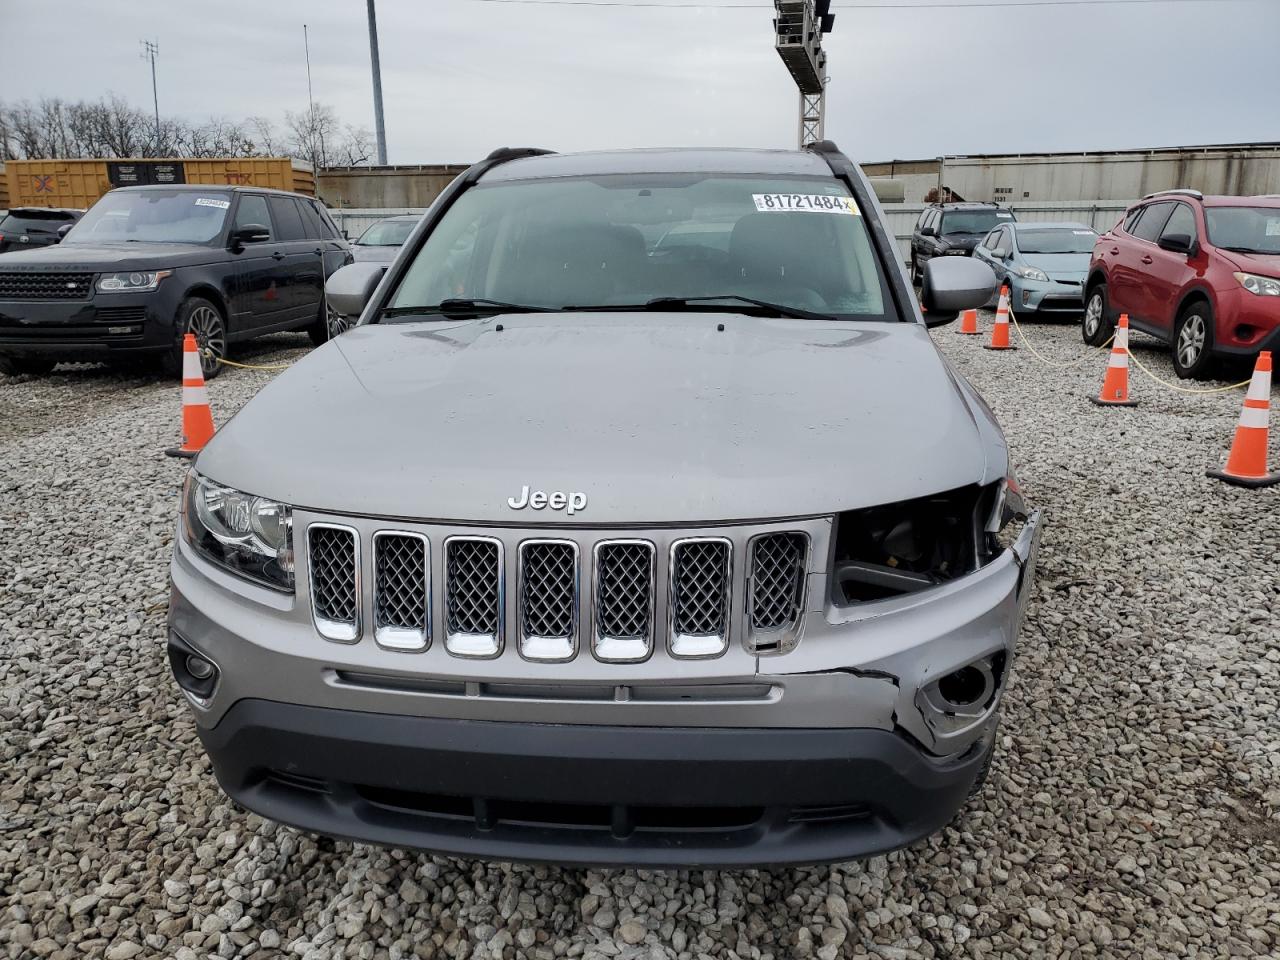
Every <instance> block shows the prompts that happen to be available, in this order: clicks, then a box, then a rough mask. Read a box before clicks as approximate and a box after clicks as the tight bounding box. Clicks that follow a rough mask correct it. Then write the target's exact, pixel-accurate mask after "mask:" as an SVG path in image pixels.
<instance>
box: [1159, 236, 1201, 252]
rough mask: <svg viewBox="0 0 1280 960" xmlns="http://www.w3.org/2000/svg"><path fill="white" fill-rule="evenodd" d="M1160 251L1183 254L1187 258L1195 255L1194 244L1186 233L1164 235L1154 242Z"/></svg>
mask: <svg viewBox="0 0 1280 960" xmlns="http://www.w3.org/2000/svg"><path fill="white" fill-rule="evenodd" d="M1156 243H1157V244H1158V245H1159V247H1160V249H1161V250H1171V251H1173V252H1174V253H1185V254H1187V255H1188V256H1190V255H1191V254H1193V253H1195V250H1196V242H1195V240H1193V239H1192V238H1191V235H1190V234H1186V233H1166V234H1165V235H1164V236H1162V237H1161V238H1160V239H1159V240H1157V241H1156Z"/></svg>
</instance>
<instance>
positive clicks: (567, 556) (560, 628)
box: [520, 540, 578, 660]
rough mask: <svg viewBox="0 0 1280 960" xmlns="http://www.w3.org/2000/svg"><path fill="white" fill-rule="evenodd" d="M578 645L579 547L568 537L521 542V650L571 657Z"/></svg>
mask: <svg viewBox="0 0 1280 960" xmlns="http://www.w3.org/2000/svg"><path fill="white" fill-rule="evenodd" d="M577 644H578V547H577V544H575V543H573V542H572V541H568V540H527V541H525V542H524V543H522V544H520V652H521V653H522V654H523V655H524V656H526V657H528V658H529V659H531V660H568V659H570V658H571V657H572V656H573V655H574V653H575V652H576V650H577Z"/></svg>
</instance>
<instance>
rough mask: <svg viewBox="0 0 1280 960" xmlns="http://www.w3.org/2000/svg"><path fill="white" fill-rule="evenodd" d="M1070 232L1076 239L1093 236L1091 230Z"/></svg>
mask: <svg viewBox="0 0 1280 960" xmlns="http://www.w3.org/2000/svg"><path fill="white" fill-rule="evenodd" d="M1071 232H1072V233H1074V234H1075V235H1076V236H1077V237H1092V236H1093V231H1092V230H1072V231H1071Z"/></svg>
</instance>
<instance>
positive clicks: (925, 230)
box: [920, 227, 938, 237]
mask: <svg viewBox="0 0 1280 960" xmlns="http://www.w3.org/2000/svg"><path fill="white" fill-rule="evenodd" d="M937 235H938V231H937V230H935V229H933V227H921V228H920V236H922V237H936V236H937Z"/></svg>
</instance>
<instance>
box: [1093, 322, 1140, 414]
mask: <svg viewBox="0 0 1280 960" xmlns="http://www.w3.org/2000/svg"><path fill="white" fill-rule="evenodd" d="M1089 399H1090V400H1092V401H1093V402H1094V403H1096V404H1097V405H1098V406H1100V407H1136V406H1137V405H1138V401H1137V400H1130V399H1129V315H1128V314H1127V313H1122V314H1120V322H1119V324H1117V326H1116V335H1115V339H1113V340H1112V341H1111V357H1110V359H1108V360H1107V375H1106V376H1105V377H1103V379H1102V392H1101V393H1099V394H1098V395H1097V396H1096V397H1090V398H1089Z"/></svg>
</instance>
